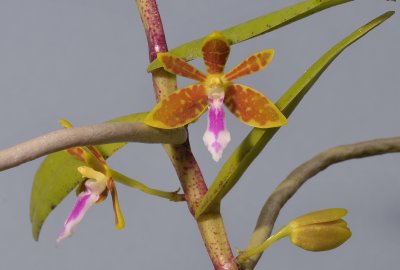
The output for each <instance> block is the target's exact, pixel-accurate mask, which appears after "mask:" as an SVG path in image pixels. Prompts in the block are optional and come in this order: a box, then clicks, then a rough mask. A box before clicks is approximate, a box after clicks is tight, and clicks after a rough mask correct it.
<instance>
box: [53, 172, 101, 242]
mask: <svg viewBox="0 0 400 270" xmlns="http://www.w3.org/2000/svg"><path fill="white" fill-rule="evenodd" d="M78 171H79V172H80V173H81V174H82V176H83V177H85V178H88V180H86V182H85V188H86V189H85V191H83V192H81V193H80V194H79V195H78V198H77V200H76V202H75V206H74V208H73V209H72V212H71V213H70V215H69V216H68V218H67V220H66V221H65V223H64V227H63V229H62V230H61V232H60V233H59V235H58V237H57V240H56V244H57V245H58V244H59V243H60V242H61V241H62V240H64V239H65V238H68V237H70V236H71V235H72V234H73V232H74V229H75V226H76V225H77V224H78V223H79V222H81V220H82V219H83V217H84V216H85V214H86V212H87V211H88V210H89V208H90V207H92V206H93V205H94V204H95V203H97V202H99V200H100V199H101V198H102V194H103V193H104V191H106V188H107V185H106V184H107V182H106V180H107V177H106V176H105V175H104V174H102V173H101V172H98V171H96V170H93V169H92V168H90V167H86V166H82V167H78Z"/></svg>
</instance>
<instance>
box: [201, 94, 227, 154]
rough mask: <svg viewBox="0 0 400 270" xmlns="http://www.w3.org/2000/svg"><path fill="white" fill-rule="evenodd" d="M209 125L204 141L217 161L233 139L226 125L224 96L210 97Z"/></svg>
mask: <svg viewBox="0 0 400 270" xmlns="http://www.w3.org/2000/svg"><path fill="white" fill-rule="evenodd" d="M209 102H210V107H209V109H208V126H207V130H206V132H205V133H204V136H203V141H204V144H205V145H206V147H207V149H208V151H209V152H210V153H211V155H212V157H213V159H214V160H215V161H218V160H220V158H221V157H222V153H223V150H224V149H225V147H226V146H227V145H228V143H229V141H230V140H231V136H230V133H229V131H228V129H227V128H226V126H225V112H224V107H223V103H224V96H223V95H222V97H221V96H219V97H218V98H209Z"/></svg>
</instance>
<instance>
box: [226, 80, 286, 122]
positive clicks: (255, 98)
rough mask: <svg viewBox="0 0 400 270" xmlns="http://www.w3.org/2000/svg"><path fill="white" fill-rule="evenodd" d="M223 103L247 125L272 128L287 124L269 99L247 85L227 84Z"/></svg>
mask: <svg viewBox="0 0 400 270" xmlns="http://www.w3.org/2000/svg"><path fill="white" fill-rule="evenodd" d="M224 103H225V105H226V107H228V109H229V110H230V111H231V112H232V113H233V114H234V115H235V116H236V117H237V118H238V119H239V120H240V121H242V122H243V123H245V124H247V125H249V126H252V127H258V128H272V127H280V126H283V125H286V124H287V119H286V117H285V116H284V115H283V114H282V112H281V111H280V110H279V109H278V108H277V107H276V106H275V104H274V103H273V102H272V101H271V100H269V99H268V98H267V97H266V96H264V95H263V94H262V93H260V92H258V91H257V90H254V89H252V88H250V87H248V86H244V85H241V84H231V85H229V86H228V87H227V89H226V92H225V101H224Z"/></svg>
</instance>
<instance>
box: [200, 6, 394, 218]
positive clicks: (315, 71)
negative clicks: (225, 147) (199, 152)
mask: <svg viewBox="0 0 400 270" xmlns="http://www.w3.org/2000/svg"><path fill="white" fill-rule="evenodd" d="M393 14H394V11H389V12H386V13H384V14H383V15H381V16H379V17H377V18H376V19H374V20H372V21H370V22H369V23H367V24H366V25H364V26H362V27H361V28H359V29H357V30H356V31H354V32H353V33H352V34H350V35H349V36H347V37H346V38H345V39H343V40H342V41H341V42H339V43H337V44H336V45H335V46H333V47H332V48H331V49H330V50H329V51H328V52H326V53H325V54H324V55H323V56H322V57H321V58H319V59H318V60H317V61H316V62H315V63H314V64H313V65H312V66H311V67H310V68H309V69H308V70H307V71H306V72H305V73H304V74H303V75H302V76H301V77H300V78H299V79H298V80H297V81H296V82H295V83H294V84H293V85H292V86H291V87H290V88H289V89H288V90H287V91H286V92H285V94H284V95H283V96H282V97H281V98H280V99H279V100H278V102H277V103H276V105H277V107H278V108H279V109H280V110H281V111H282V112H283V113H284V114H285V116H287V117H289V116H290V114H291V113H292V112H293V110H294V109H295V108H296V106H297V105H298V104H299V102H300V101H301V100H302V98H303V97H304V95H305V94H306V93H307V92H308V90H309V89H310V88H311V87H312V86H313V85H314V83H315V82H316V81H317V80H318V78H319V77H320V75H321V74H322V73H323V72H324V71H325V69H326V68H327V67H328V66H329V64H330V63H331V62H332V61H333V60H334V59H335V58H336V57H337V56H338V55H339V54H340V53H341V52H342V51H343V50H344V49H345V48H347V47H348V46H350V45H351V44H352V43H353V42H355V41H357V40H358V39H359V38H361V37H362V36H364V35H365V34H367V33H368V32H369V31H371V30H372V29H373V28H375V27H376V26H378V25H379V24H381V23H382V22H384V21H385V20H386V19H388V18H389V17H390V16H392V15H393ZM278 130H279V128H272V129H257V128H254V129H253V130H252V131H251V132H250V133H249V134H248V135H247V137H246V138H245V139H244V140H243V142H242V143H241V144H240V145H239V146H238V148H237V149H236V150H235V152H234V153H233V154H232V155H231V156H230V158H229V159H228V161H227V162H226V163H225V164H224V165H223V167H222V168H221V170H220V172H219V174H218V175H217V177H216V178H215V180H214V182H213V184H212V185H211V187H210V189H209V190H208V192H207V193H206V195H205V196H204V198H203V200H202V201H201V203H200V205H199V207H198V208H197V210H196V213H195V216H196V218H198V217H200V216H201V215H202V214H205V213H208V212H210V211H213V210H214V209H216V208H217V207H219V205H220V202H221V200H222V199H223V197H224V196H225V195H226V194H227V193H228V192H229V191H230V190H231V189H232V188H233V186H234V185H235V184H236V183H237V181H238V180H239V179H240V177H241V176H242V175H243V173H244V172H245V171H246V169H247V168H248V167H249V165H250V164H251V163H252V162H253V160H254V159H255V158H256V157H257V156H258V154H259V153H260V152H261V151H262V150H263V149H264V147H265V145H266V144H267V143H268V142H269V140H270V139H271V138H272V137H273V136H274V135H275V133H276V132H277V131H278Z"/></svg>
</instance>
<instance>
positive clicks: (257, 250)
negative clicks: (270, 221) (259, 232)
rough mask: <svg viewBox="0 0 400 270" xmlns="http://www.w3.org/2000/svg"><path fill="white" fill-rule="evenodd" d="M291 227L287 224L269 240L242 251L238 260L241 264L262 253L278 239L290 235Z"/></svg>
mask: <svg viewBox="0 0 400 270" xmlns="http://www.w3.org/2000/svg"><path fill="white" fill-rule="evenodd" d="M289 232H290V230H289V227H288V226H285V227H283V228H281V229H280V230H279V231H278V232H277V233H275V234H273V235H272V236H270V237H269V238H268V239H267V240H265V241H264V242H263V243H262V244H261V245H259V246H256V247H253V248H250V249H248V250H246V251H243V252H240V254H239V256H238V257H237V260H238V262H239V263H240V264H242V263H245V262H246V261H247V260H248V259H249V258H250V257H252V256H254V255H256V254H260V253H262V252H263V251H264V250H266V249H267V248H269V247H270V246H271V245H272V244H273V243H275V242H276V241H278V240H280V239H282V238H284V237H286V236H288V235H289Z"/></svg>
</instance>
